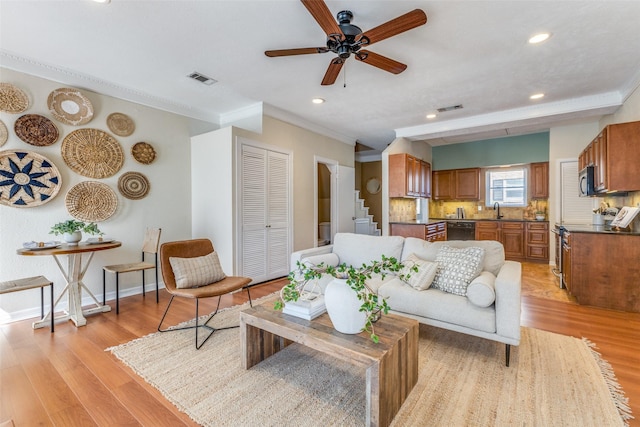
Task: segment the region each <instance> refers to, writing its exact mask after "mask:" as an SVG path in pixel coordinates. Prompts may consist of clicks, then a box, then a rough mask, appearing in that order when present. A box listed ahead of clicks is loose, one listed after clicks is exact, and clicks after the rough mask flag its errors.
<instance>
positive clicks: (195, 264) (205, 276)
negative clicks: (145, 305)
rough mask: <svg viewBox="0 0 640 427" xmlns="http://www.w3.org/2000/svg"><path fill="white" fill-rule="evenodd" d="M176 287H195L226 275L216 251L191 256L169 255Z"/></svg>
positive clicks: (216, 280) (215, 280)
mask: <svg viewBox="0 0 640 427" xmlns="http://www.w3.org/2000/svg"><path fill="white" fill-rule="evenodd" d="M169 263H170V264H171V268H172V269H173V274H174V276H175V278H176V287H177V288H178V289H186V288H197V287H200V286H205V285H209V284H211V283H215V282H219V281H220V280H222V279H224V278H225V277H227V276H226V275H225V274H224V271H222V267H221V266H220V260H219V259H218V254H217V253H216V252H211V253H210V254H208V255H204V256H199V257H193V258H178V257H169Z"/></svg>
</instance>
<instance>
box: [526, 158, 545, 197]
mask: <svg viewBox="0 0 640 427" xmlns="http://www.w3.org/2000/svg"><path fill="white" fill-rule="evenodd" d="M529 188H530V195H531V198H532V199H548V198H549V162H539V163H531V177H530V179H529Z"/></svg>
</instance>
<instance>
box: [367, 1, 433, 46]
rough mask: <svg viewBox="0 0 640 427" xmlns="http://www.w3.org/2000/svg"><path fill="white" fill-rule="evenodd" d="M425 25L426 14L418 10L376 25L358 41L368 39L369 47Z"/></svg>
mask: <svg viewBox="0 0 640 427" xmlns="http://www.w3.org/2000/svg"><path fill="white" fill-rule="evenodd" d="M426 23H427V14H426V13H424V12H423V11H422V10H420V9H415V10H412V11H411V12H408V13H405V14H404V15H401V16H398V17H397V18H395V19H392V20H391V21H387V22H385V23H384V24H381V25H378V26H377V27H375V28H372V29H370V30H369V31H365V32H364V33H363V34H362V35H361V36H360V39H363V38H365V37H366V38H368V39H369V45H371V44H373V43H376V42H379V41H381V40H384V39H387V38H389V37H392V36H395V35H397V34H400V33H404V32H405V31H409V30H411V29H413V28H416V27H419V26H420V25H424V24H426Z"/></svg>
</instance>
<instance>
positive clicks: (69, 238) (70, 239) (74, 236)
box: [62, 231, 82, 246]
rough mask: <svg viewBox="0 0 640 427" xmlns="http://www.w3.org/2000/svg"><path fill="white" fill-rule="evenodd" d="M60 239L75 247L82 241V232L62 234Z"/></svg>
mask: <svg viewBox="0 0 640 427" xmlns="http://www.w3.org/2000/svg"><path fill="white" fill-rule="evenodd" d="M62 239H63V240H64V241H65V242H67V244H68V245H71V246H74V245H77V244H78V242H79V241H80V240H82V232H81V231H74V232H73V233H64V234H63V235H62Z"/></svg>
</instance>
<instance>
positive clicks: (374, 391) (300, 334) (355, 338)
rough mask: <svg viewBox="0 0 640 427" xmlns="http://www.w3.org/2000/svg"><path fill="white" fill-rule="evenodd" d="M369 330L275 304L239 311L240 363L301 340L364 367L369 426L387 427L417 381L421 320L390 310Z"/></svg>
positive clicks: (246, 365) (250, 363) (247, 364)
mask: <svg viewBox="0 0 640 427" xmlns="http://www.w3.org/2000/svg"><path fill="white" fill-rule="evenodd" d="M375 328H376V334H377V335H378V336H379V337H380V342H379V343H378V344H375V343H373V342H372V341H371V339H370V338H369V335H368V334H364V333H360V334H357V335H346V334H342V333H340V332H338V331H336V330H335V329H334V328H333V325H332V324H331V320H330V319H329V316H328V315H327V314H326V313H325V314H323V315H322V316H320V317H318V318H316V319H314V320H311V321H309V320H304V319H300V318H298V317H294V316H290V315H287V314H283V313H282V312H281V311H276V310H274V309H273V302H266V303H263V304H261V305H256V306H254V307H253V308H250V309H247V310H244V311H242V312H241V313H240V337H241V338H240V339H241V347H242V366H243V367H244V368H245V369H249V368H251V367H252V366H254V365H256V364H258V363H260V362H261V361H263V360H264V359H266V358H267V357H269V356H271V355H273V354H275V353H277V352H278V351H280V350H282V349H283V348H284V347H286V346H287V345H289V344H291V343H293V342H297V343H300V344H302V345H305V346H307V347H310V348H313V349H314V350H317V351H321V352H323V353H327V354H330V355H332V356H334V357H337V358H338V359H342V360H345V361H347V362H349V363H352V364H354V365H357V366H362V367H364V368H366V400H367V425H369V426H388V425H389V424H390V423H391V421H392V420H393V417H394V416H395V414H396V413H397V412H398V411H399V410H400V407H401V406H402V404H403V403H404V401H405V399H406V398H407V396H408V395H409V393H410V392H411V390H412V389H413V387H414V386H415V384H416V382H417V381H418V322H417V321H416V320H413V319H409V318H406V317H402V316H398V315H395V314H389V315H385V316H382V318H381V319H380V320H379V321H378V322H376V324H375Z"/></svg>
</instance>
